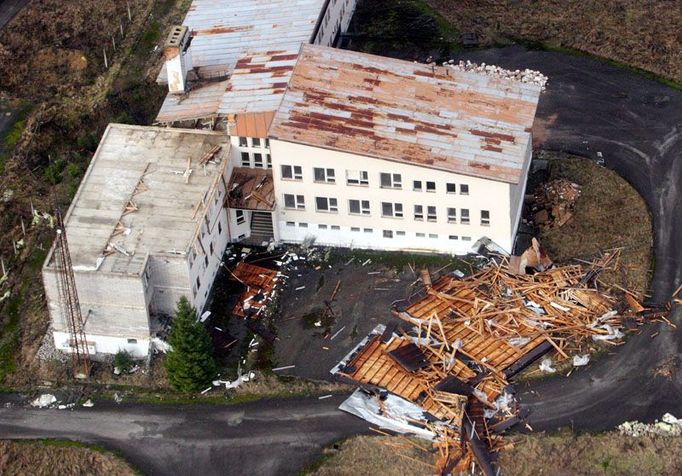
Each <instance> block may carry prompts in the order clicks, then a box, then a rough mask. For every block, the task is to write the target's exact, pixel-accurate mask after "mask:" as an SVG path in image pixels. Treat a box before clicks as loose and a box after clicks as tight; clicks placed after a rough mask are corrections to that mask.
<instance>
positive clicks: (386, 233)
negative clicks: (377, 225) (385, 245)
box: [384, 230, 393, 238]
mask: <svg viewBox="0 0 682 476" xmlns="http://www.w3.org/2000/svg"><path fill="white" fill-rule="evenodd" d="M384 238H393V231H392V230H384Z"/></svg>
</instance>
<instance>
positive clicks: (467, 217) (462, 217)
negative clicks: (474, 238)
mask: <svg viewBox="0 0 682 476" xmlns="http://www.w3.org/2000/svg"><path fill="white" fill-rule="evenodd" d="M459 223H460V224H461V225H469V224H471V214H470V213H469V209H468V208H460V209H459Z"/></svg>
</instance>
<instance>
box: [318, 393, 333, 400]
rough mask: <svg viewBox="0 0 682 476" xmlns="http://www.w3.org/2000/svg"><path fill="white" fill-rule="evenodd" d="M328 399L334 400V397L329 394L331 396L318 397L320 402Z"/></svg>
mask: <svg viewBox="0 0 682 476" xmlns="http://www.w3.org/2000/svg"><path fill="white" fill-rule="evenodd" d="M327 398H332V395H331V394H329V395H322V396H321V397H317V399H318V400H325V399H327Z"/></svg>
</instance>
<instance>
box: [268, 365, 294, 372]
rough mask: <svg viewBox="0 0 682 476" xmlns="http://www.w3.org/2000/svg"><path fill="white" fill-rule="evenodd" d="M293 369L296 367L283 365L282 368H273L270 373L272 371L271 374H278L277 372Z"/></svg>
mask: <svg viewBox="0 0 682 476" xmlns="http://www.w3.org/2000/svg"><path fill="white" fill-rule="evenodd" d="M295 367H296V366H295V365H285V366H284V367H275V368H274V369H272V371H273V372H278V371H280V370H287V369H293V368H295Z"/></svg>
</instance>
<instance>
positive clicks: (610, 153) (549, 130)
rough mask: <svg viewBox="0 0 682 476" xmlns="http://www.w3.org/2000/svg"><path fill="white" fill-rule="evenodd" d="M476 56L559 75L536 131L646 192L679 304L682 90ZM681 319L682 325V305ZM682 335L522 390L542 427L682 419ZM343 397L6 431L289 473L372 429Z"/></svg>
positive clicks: (505, 54) (192, 464)
mask: <svg viewBox="0 0 682 476" xmlns="http://www.w3.org/2000/svg"><path fill="white" fill-rule="evenodd" d="M466 58H470V59H472V60H476V61H484V62H486V63H490V64H498V65H501V66H505V67H509V68H513V69H516V68H526V67H528V68H532V69H537V70H540V71H542V72H543V73H545V74H546V75H548V76H549V78H550V82H549V85H548V88H547V91H546V93H545V94H544V95H543V96H542V98H541V101H540V107H539V110H538V117H537V121H536V124H535V127H534V133H535V138H536V145H537V146H540V147H543V148H546V149H554V150H562V151H566V152H570V153H574V154H578V155H583V156H586V157H592V158H596V157H597V152H601V153H602V155H603V157H604V159H605V161H606V165H607V166H608V167H610V168H613V169H614V170H616V171H617V172H618V173H619V174H620V175H621V176H623V177H625V178H626V179H627V180H628V181H629V182H630V183H631V184H632V185H633V186H634V187H635V188H636V189H637V190H638V191H639V193H640V194H641V195H642V196H643V197H644V199H645V200H646V202H647V204H648V206H649V208H650V210H651V213H652V216H653V223H654V229H655V239H654V246H655V254H656V271H655V275H654V278H653V283H652V296H651V302H652V303H664V302H666V301H667V300H669V298H670V295H671V293H672V291H673V290H674V289H675V288H676V287H677V284H679V283H680V282H681V281H682V276H681V273H680V263H681V258H682V243H680V237H682V203H680V206H678V207H676V204H677V203H678V201H679V192H678V190H679V188H680V186H682V92H680V91H675V90H672V89H670V88H666V87H664V86H662V85H660V84H658V83H655V82H652V81H649V80H646V79H644V78H643V77H641V76H637V75H634V74H629V73H626V72H624V71H622V70H620V69H616V68H614V67H611V66H608V65H606V64H602V63H599V62H595V61H593V60H590V59H588V58H579V57H573V56H566V55H561V54H556V53H547V52H538V51H527V50H525V49H523V48H520V47H512V48H505V49H496V50H486V51H480V52H473V53H470V54H467V55H465V59H466ZM632 226H637V223H633V224H632ZM673 320H674V321H675V322H676V323H677V324H678V325H680V324H682V311H680V308H679V307H677V308H676V309H675V311H674V313H673ZM681 329H682V327H681ZM657 331H660V334H659V335H658V336H657V337H655V338H654V339H652V338H651V335H652V334H653V333H654V332H657ZM679 341H680V338H679V334H678V333H677V331H676V330H674V329H672V328H670V327H667V326H656V328H653V326H652V327H648V328H646V329H645V330H644V331H643V332H642V333H641V334H639V335H636V336H632V337H631V338H630V339H629V340H628V342H627V344H626V345H624V346H621V347H619V348H618V350H617V351H615V353H614V354H615V355H610V356H606V357H604V358H601V359H599V360H598V361H596V362H593V363H591V364H590V366H588V367H587V368H586V369H583V370H579V371H576V372H574V373H573V374H572V375H571V377H569V378H556V379H547V380H543V381H538V382H533V383H532V385H530V386H529V385H528V384H525V385H524V386H523V387H521V388H519V389H518V390H519V396H520V399H521V401H522V402H523V403H524V404H526V405H528V406H530V407H531V409H532V412H533V413H532V414H531V424H532V425H533V427H534V428H536V429H553V428H556V427H559V426H572V427H573V428H575V429H585V430H587V429H589V430H602V429H606V428H610V427H613V426H614V425H616V424H618V423H620V422H622V421H623V420H627V419H639V420H652V419H654V418H658V417H660V416H661V414H662V413H663V412H666V411H669V412H671V413H673V414H676V415H677V416H682V399H681V398H680V397H681V396H682V392H681V391H680V390H681V389H682V378H681V377H680V375H679V373H678V372H675V374H674V375H673V378H672V380H669V379H665V378H663V377H656V376H655V375H654V374H653V369H654V368H655V367H656V366H657V365H660V364H661V363H663V362H664V361H666V360H668V359H670V358H673V359H678V360H679V359H680V349H679ZM340 401H341V398H340V397H334V398H331V399H327V400H317V399H294V400H288V401H275V402H256V403H253V404H248V405H242V406H239V407H236V406H234V407H220V406H213V407H203V406H189V407H171V406H135V407H127V406H120V407H113V406H103V405H98V406H97V407H95V408H93V409H78V410H76V411H74V412H69V411H61V412H60V411H55V410H33V409H24V408H18V407H13V408H3V409H0V434H2V435H3V436H5V437H10V438H12V437H40V436H53V437H65V438H73V439H79V440H84V441H93V442H99V443H102V444H104V445H106V446H108V447H111V448H114V449H117V450H120V451H121V452H123V454H125V455H126V456H127V457H129V458H130V460H131V461H132V462H133V463H135V464H137V465H139V466H140V467H141V468H142V469H143V470H145V471H146V472H148V473H150V474H171V473H176V472H182V473H187V474H195V473H197V474H198V473H201V474H214V473H220V474H241V473H247V474H289V473H295V472H296V471H297V470H298V469H300V468H301V467H302V466H303V465H305V464H306V463H307V462H309V461H311V460H312V459H314V457H315V455H316V454H318V453H319V448H320V446H322V445H325V444H327V443H329V442H331V441H333V440H335V439H339V438H343V437H345V436H349V435H352V434H356V433H360V432H363V431H366V430H367V424H366V423H365V422H363V421H361V420H359V419H356V418H354V417H351V416H348V415H345V414H342V413H341V412H339V411H338V410H336V407H337V405H338V404H339V403H340ZM178 470H180V471H178Z"/></svg>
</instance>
